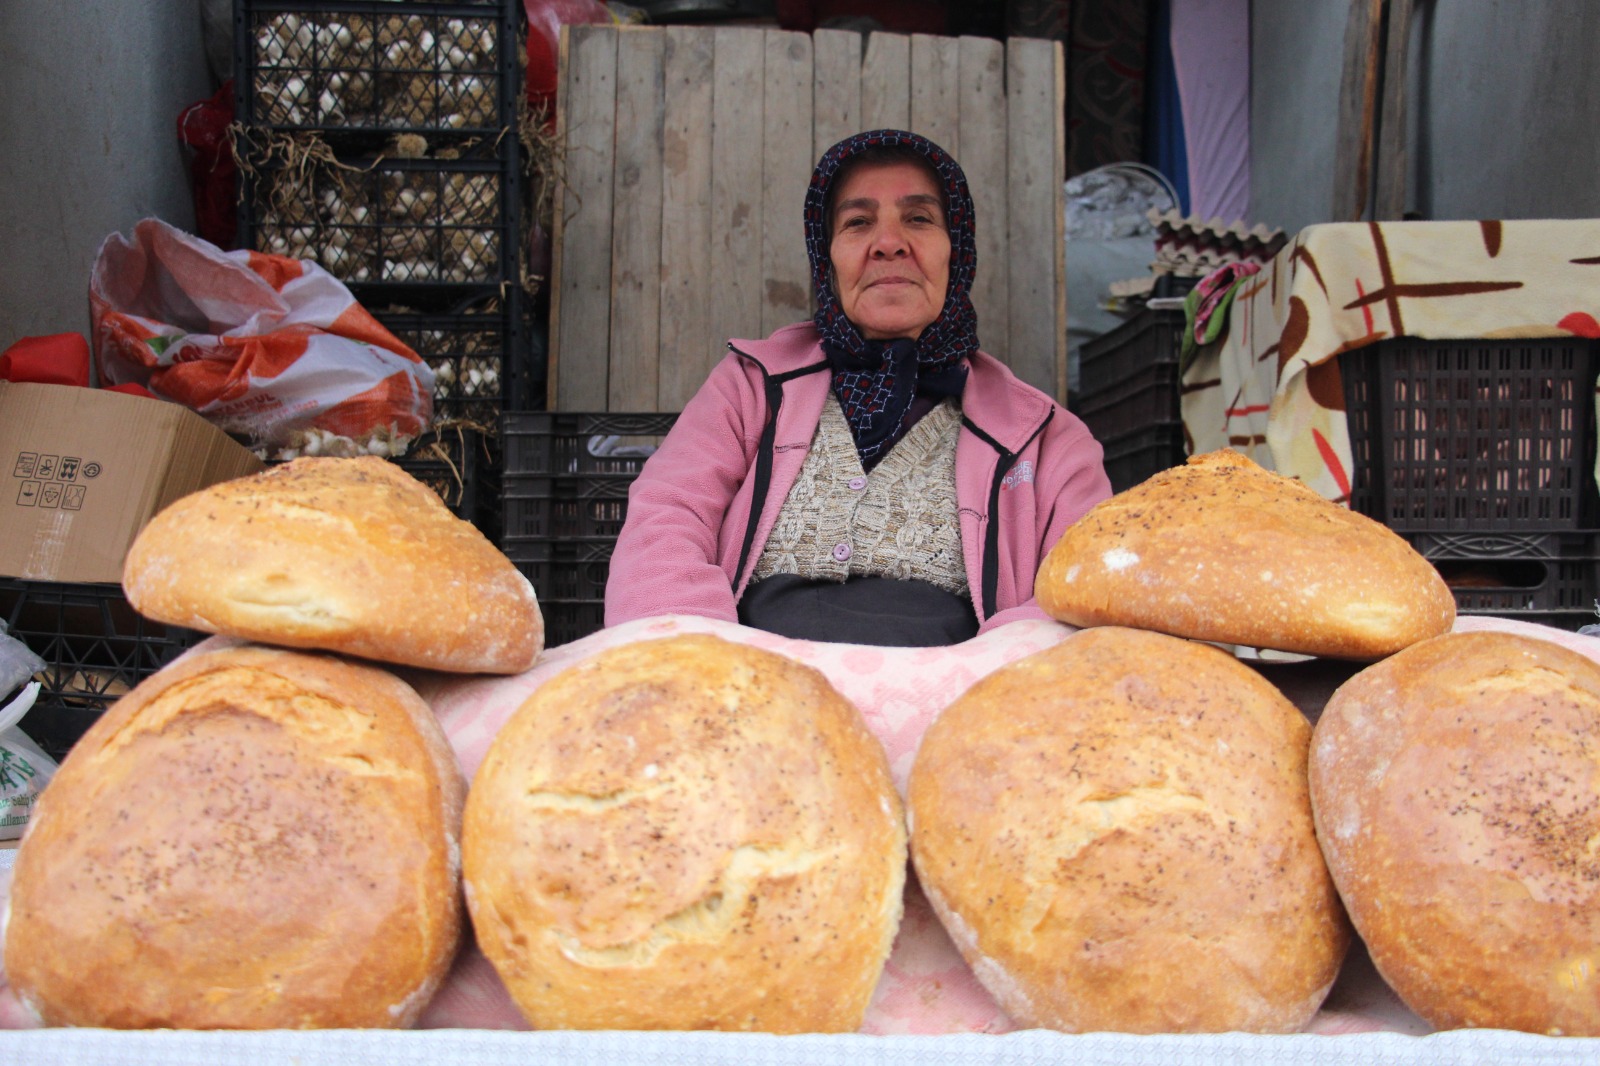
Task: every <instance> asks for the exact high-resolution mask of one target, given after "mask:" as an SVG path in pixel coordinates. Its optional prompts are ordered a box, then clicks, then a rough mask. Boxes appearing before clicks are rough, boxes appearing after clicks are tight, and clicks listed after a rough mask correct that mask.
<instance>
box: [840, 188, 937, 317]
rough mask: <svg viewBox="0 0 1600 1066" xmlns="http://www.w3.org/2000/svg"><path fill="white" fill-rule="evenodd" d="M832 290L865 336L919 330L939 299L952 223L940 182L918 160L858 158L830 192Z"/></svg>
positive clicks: (848, 315) (934, 310)
mask: <svg viewBox="0 0 1600 1066" xmlns="http://www.w3.org/2000/svg"><path fill="white" fill-rule="evenodd" d="M832 235H833V242H832V244H831V245H830V246H829V250H828V257H829V260H830V262H831V263H832V265H833V279H832V280H833V290H834V292H835V293H836V294H837V295H838V297H839V304H840V306H842V307H843V308H844V313H845V316H846V317H847V318H849V319H850V321H851V322H853V323H855V327H856V329H857V330H859V331H860V332H861V335H862V336H863V337H866V338H867V339H869V340H886V339H888V338H891V337H913V338H914V337H917V336H920V335H921V333H922V331H923V330H924V329H927V328H928V326H930V325H932V323H933V321H934V320H935V319H936V318H938V317H939V311H940V309H941V308H943V307H944V297H945V290H946V288H948V287H949V283H950V230H949V228H948V227H947V226H946V223H945V218H944V211H943V210H942V209H941V208H940V206H939V187H938V186H937V185H936V184H934V179H933V176H932V175H931V174H929V173H928V172H927V171H926V170H924V169H923V168H922V167H919V166H917V165H916V164H915V163H885V164H875V165H873V164H863V165H861V166H859V167H856V168H855V169H854V170H852V171H851V172H850V173H849V174H848V175H846V177H845V179H844V183H843V184H842V185H840V186H839V189H838V192H837V194H836V196H835V198H834V207H833V220H832Z"/></svg>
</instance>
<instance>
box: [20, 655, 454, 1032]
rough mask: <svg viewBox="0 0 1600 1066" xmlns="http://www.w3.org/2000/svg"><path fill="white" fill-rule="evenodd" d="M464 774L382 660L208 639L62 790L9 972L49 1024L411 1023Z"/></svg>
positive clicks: (449, 877)
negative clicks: (218, 644)
mask: <svg viewBox="0 0 1600 1066" xmlns="http://www.w3.org/2000/svg"><path fill="white" fill-rule="evenodd" d="M464 791H465V789H464V784H463V782H462V779H461V774H460V771H459V769H458V768H457V766H456V763H455V758H454V755H453V754H452V753H451V751H450V748H449V745H448V743H447V742H446V740H445V738H444V734H443V732H442V730H440V728H439V726H438V723H437V722H436V721H435V720H434V718H433V715H432V712H430V711H429V709H428V707H427V705H426V704H424V703H423V702H422V700H421V699H420V698H419V697H418V696H417V694H416V693H415V692H413V691H412V690H411V689H409V688H408V687H407V686H406V685H404V684H403V683H401V682H400V681H399V680H398V679H397V678H395V677H394V676H392V675H391V674H389V673H387V672H385V671H382V670H379V669H377V668H374V667H371V666H365V665H358V664H355V663H349V662H344V661H341V660H339V659H336V658H333V657H331V656H324V655H313V654H308V653H305V652H294V651H286V650H282V649H274V648H262V647H258V646H252V645H243V646H240V647H236V648H229V649H224V650H219V651H214V652H202V653H198V654H195V655H193V656H190V657H188V658H186V659H184V660H182V661H180V662H178V663H175V664H173V665H172V666H169V667H167V668H166V669H164V670H162V671H160V672H159V673H157V674H155V675H154V676H152V677H150V678H148V679H146V680H145V681H144V682H143V683H141V684H140V685H139V686H138V687H136V688H135V689H134V690H133V692H131V693H130V694H129V695H128V696H126V697H124V698H123V699H122V700H119V701H118V702H117V703H116V704H114V705H113V706H112V707H111V709H110V710H108V711H107V712H106V713H105V715H104V716H103V717H102V718H100V719H99V720H98V721H97V722H96V723H95V724H94V726H93V727H92V728H90V729H89V731H88V732H87V733H86V734H85V735H84V736H83V738H82V739H81V740H80V741H79V742H78V744H77V745H76V746H75V747H74V748H73V749H72V751H71V752H70V753H69V754H68V755H67V758H66V759H65V760H64V762H63V763H62V765H61V769H60V771H59V772H58V773H57V775H56V777H55V779H54V780H53V781H51V783H50V787H49V788H48V789H46V790H45V793H44V795H43V797H42V799H41V801H40V803H39V805H38V807H37V808H36V809H35V811H34V814H33V819H32V821H31V823H30V825H29V829H28V834H27V836H26V838H25V839H24V840H23V843H22V846H21V850H20V851H19V852H18V854H17V861H16V867H15V879H14V881H13V883H12V889H11V897H10V903H9V908H8V911H7V923H6V927H5V932H4V946H5V970H6V975H7V977H8V978H9V980H10V983H11V985H12V987H13V988H14V989H15V990H16V992H17V993H18V995H19V996H20V998H21V999H22V1001H23V1003H25V1004H27V1005H28V1006H29V1007H30V1008H31V1009H32V1010H34V1011H35V1012H36V1013H37V1014H38V1016H39V1017H40V1018H41V1019H42V1020H43V1021H44V1022H45V1024H48V1025H79V1026H102V1027H112V1028H179V1029H284V1028H286V1029H297V1028H346V1027H362V1028H370V1027H401V1026H408V1025H410V1024H411V1023H412V1022H413V1021H414V1020H415V1019H416V1017H417V1016H418V1014H420V1013H421V1011H422V1009H423V1007H424V1006H426V1004H427V1002H428V999H429V998H430V997H431V996H432V995H433V992H434V990H435V989H436V988H437V987H438V985H439V982H440V981H441V980H442V979H443V978H444V976H445V973H446V971H447V970H448V969H449V966H450V963H451V961H452V959H453V957H454V955H455V952H456V950H457V947H458V944H459V940H460V933H461V929H462V916H461V910H462V908H461V903H460V888H459V873H460V870H459V847H458V843H457V841H458V836H459V829H460V817H461V807H462V802H463V794H464Z"/></svg>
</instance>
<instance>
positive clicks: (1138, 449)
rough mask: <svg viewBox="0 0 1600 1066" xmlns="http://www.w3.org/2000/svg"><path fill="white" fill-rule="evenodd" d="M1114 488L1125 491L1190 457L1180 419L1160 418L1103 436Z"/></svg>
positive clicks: (1102, 444)
mask: <svg viewBox="0 0 1600 1066" xmlns="http://www.w3.org/2000/svg"><path fill="white" fill-rule="evenodd" d="M1100 444H1101V447H1103V448H1104V449H1105V466H1106V476H1107V477H1108V478H1110V479H1111V491H1113V492H1123V491H1125V490H1127V489H1131V488H1133V487H1134V486H1135V485H1137V484H1139V483H1140V482H1142V481H1145V480H1146V479H1148V478H1150V477H1151V476H1152V475H1155V474H1159V473H1160V472H1161V471H1163V470H1167V469H1170V468H1171V467H1174V466H1182V465H1183V464H1184V463H1185V462H1186V461H1187V460H1188V451H1187V444H1186V441H1185V437H1184V432H1183V423H1181V422H1160V423H1157V424H1155V425H1151V426H1146V427H1144V428H1143V429H1136V430H1134V431H1132V432H1131V433H1123V434H1121V435H1119V436H1116V437H1112V438H1110V439H1109V440H1102V441H1101V442H1100Z"/></svg>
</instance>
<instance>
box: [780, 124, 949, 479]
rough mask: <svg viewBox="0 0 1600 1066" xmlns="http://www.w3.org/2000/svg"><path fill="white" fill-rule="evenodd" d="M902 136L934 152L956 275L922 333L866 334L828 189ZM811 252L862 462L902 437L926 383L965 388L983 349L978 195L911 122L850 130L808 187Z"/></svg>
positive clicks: (931, 158)
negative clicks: (841, 281) (843, 302)
mask: <svg viewBox="0 0 1600 1066" xmlns="http://www.w3.org/2000/svg"><path fill="white" fill-rule="evenodd" d="M879 145H891V146H892V145H900V146H904V147H907V148H911V149H913V150H914V151H916V152H917V153H919V154H920V155H922V156H923V157H924V158H926V159H927V161H928V163H929V165H930V166H932V168H933V170H934V172H935V173H936V174H937V175H938V176H939V181H940V182H941V183H942V184H943V186H944V198H945V200H946V201H948V204H947V207H946V211H945V215H946V222H947V223H948V224H949V227H950V283H949V288H948V289H946V291H945V298H944V307H943V308H942V309H941V310H940V312H939V317H938V318H936V319H934V321H933V322H932V323H931V324H930V325H929V326H928V327H927V328H926V329H924V330H923V331H922V335H921V336H919V337H917V339H916V340H911V339H909V338H900V339H893V340H867V339H866V338H865V337H863V336H861V333H860V332H859V331H858V330H857V329H856V327H855V324H854V323H852V322H851V321H850V320H849V319H848V318H846V317H845V313H844V309H843V308H842V307H841V306H840V305H839V298H838V296H837V295H836V294H835V293H834V291H833V283H832V282H831V281H830V280H829V274H830V272H831V269H832V260H831V257H830V255H829V245H830V243H831V241H832V237H833V235H832V233H831V225H830V219H829V218H828V217H827V202H828V190H829V189H830V188H831V187H832V186H833V181H834V178H835V176H836V175H837V174H838V173H839V168H840V167H841V166H842V165H843V164H844V163H845V162H847V161H848V160H850V159H851V158H853V157H855V156H856V155H859V154H860V153H861V152H863V151H864V150H866V149H868V148H872V147H876V146H879ZM806 253H807V254H808V255H809V256H810V257H811V282H812V284H813V285H814V286H815V287H816V291H817V314H816V318H815V321H816V324H817V331H818V332H819V333H821V334H822V347H823V350H824V351H825V352H826V353H827V355H828V360H829V362H830V363H831V364H832V365H833V391H834V393H835V394H836V395H837V396H838V397H839V404H840V406H841V407H843V408H844V415H845V419H846V421H848V422H849V423H850V431H851V433H852V434H853V435H854V436H855V441H856V450H857V452H859V453H860V455H861V461H862V463H863V464H866V465H869V466H870V465H871V464H872V463H873V462H874V461H875V460H876V459H877V458H878V457H879V456H880V453H882V452H885V451H887V450H888V449H889V447H890V446H892V445H893V443H894V442H895V440H896V439H898V437H899V430H900V426H901V423H902V422H903V420H904V419H905V415H906V412H907V411H908V410H910V408H911V402H912V400H913V399H914V398H915V397H916V394H917V389H918V387H919V385H920V386H921V388H922V389H923V390H924V391H926V392H932V393H935V394H938V395H944V396H959V395H960V394H961V388H962V386H963V385H965V384H966V379H967V362H966V360H967V357H968V356H969V355H971V354H972V353H973V352H975V351H977V350H978V316H977V313H976V312H975V311H973V309H972V299H971V291H972V278H973V273H974V271H975V268H976V266H977V261H978V255H977V245H976V241H975V239H974V237H973V212H972V197H971V195H970V194H969V193H968V192H967V177H966V175H965V174H963V173H962V172H961V167H960V165H959V164H958V163H956V161H955V160H954V159H952V158H950V155H949V154H948V153H947V152H945V150H944V149H943V148H940V147H939V146H938V145H936V144H934V143H933V142H932V141H930V140H928V139H927V138H925V137H919V136H917V135H916V134H915V133H908V132H906V131H905V130H871V131H869V132H867V133H858V134H856V135H855V136H853V137H847V138H845V139H844V140H842V141H840V142H839V143H838V144H836V145H834V146H833V147H832V148H829V149H828V150H827V151H826V152H825V153H823V156H822V159H821V161H820V162H818V163H817V169H816V171H815V172H814V173H813V174H812V175H811V186H810V188H809V189H807V190H806Z"/></svg>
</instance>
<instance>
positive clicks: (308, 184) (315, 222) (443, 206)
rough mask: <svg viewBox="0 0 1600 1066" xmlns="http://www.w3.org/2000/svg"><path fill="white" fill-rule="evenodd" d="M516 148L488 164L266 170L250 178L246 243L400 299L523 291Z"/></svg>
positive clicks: (427, 161)
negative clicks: (430, 292)
mask: <svg viewBox="0 0 1600 1066" xmlns="http://www.w3.org/2000/svg"><path fill="white" fill-rule="evenodd" d="M515 142H516V138H515V137H511V138H508V139H507V140H506V142H505V143H506V144H509V145H512V146H513V147H508V148H504V149H503V150H500V154H498V155H489V156H487V157H484V158H458V159H437V158H416V159H408V158H390V157H365V156H356V157H349V158H342V159H339V160H337V161H336V162H333V163H324V164H321V165H315V166H306V167H299V166H293V165H287V164H285V163H283V162H282V161H271V162H263V163H262V164H261V165H260V166H258V167H255V168H254V169H253V171H251V172H249V173H247V174H246V176H245V178H244V182H243V184H244V189H243V195H242V199H241V202H240V208H239V209H240V229H241V232H240V241H241V242H242V246H243V247H246V248H252V249H254V250H256V251H259V252H268V253H271V254H274V255H283V256H288V257H290V258H293V259H307V260H311V261H312V262H315V263H318V264H319V265H321V266H322V267H323V268H324V269H325V270H327V271H328V272H329V273H330V274H332V275H333V276H334V277H336V278H338V279H339V280H340V281H343V282H345V283H347V284H350V285H352V286H355V285H385V286H395V287H396V288H395V290H394V291H395V292H396V293H401V294H403V293H404V292H406V291H407V288H424V289H426V288H429V287H437V286H440V285H445V286H478V287H479V288H480V289H483V288H484V287H495V286H500V285H502V284H504V285H508V286H515V285H520V284H521V280H522V279H521V277H520V266H519V258H518V233H519V232H520V225H521V223H520V218H521V210H520V206H519V198H520V196H521V193H520V191H519V189H518V185H519V178H518V175H517V167H518V163H517V161H516V154H517V153H516V150H515V148H514V145H515Z"/></svg>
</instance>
